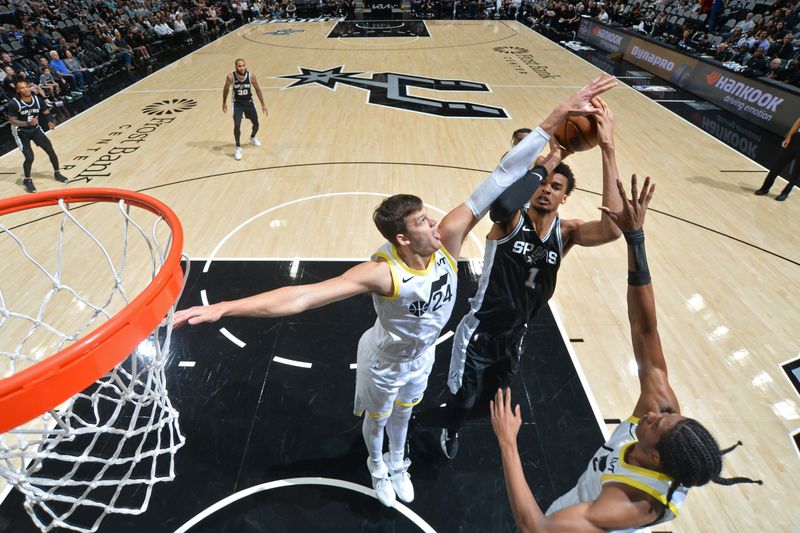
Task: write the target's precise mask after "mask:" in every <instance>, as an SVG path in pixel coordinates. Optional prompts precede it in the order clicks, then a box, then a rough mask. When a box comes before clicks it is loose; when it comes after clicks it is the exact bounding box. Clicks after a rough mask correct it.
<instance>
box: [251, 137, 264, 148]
mask: <svg viewBox="0 0 800 533" xmlns="http://www.w3.org/2000/svg"><path fill="white" fill-rule="evenodd" d="M250 144H252V145H253V146H261V141H259V140H258V139H256V138H255V137H250Z"/></svg>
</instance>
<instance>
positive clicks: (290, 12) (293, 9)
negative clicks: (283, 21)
mask: <svg viewBox="0 0 800 533" xmlns="http://www.w3.org/2000/svg"><path fill="white" fill-rule="evenodd" d="M296 13H297V6H296V5H294V0H289V4H288V5H287V6H286V16H287V17H289V18H290V19H294V17H295V14H296Z"/></svg>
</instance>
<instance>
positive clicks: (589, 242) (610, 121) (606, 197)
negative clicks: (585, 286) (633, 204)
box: [562, 97, 622, 252]
mask: <svg viewBox="0 0 800 533" xmlns="http://www.w3.org/2000/svg"><path fill="white" fill-rule="evenodd" d="M593 103H594V104H595V105H596V106H597V107H598V108H599V109H600V114H599V115H597V116H596V117H595V120H596V121H597V134H598V137H599V139H600V143H599V144H600V151H601V153H602V160H603V205H604V206H605V207H608V208H609V209H611V210H612V211H614V212H616V211H619V210H620V209H622V198H621V197H620V195H619V190H618V189H617V180H618V179H619V172H618V171H617V158H616V152H615V147H614V114H613V113H612V112H611V108H610V107H608V105H607V104H606V103H605V101H603V99H602V98H600V97H597V98H596V99H595V101H594V102H593ZM565 230H566V231H565ZM562 232H563V233H565V234H566V243H565V245H564V248H565V252H566V251H569V249H570V248H572V245H574V244H577V245H580V246H600V245H601V244H605V243H607V242H611V241H615V240H617V239H619V237H620V235H622V232H621V231H620V229H619V228H618V227H617V225H616V224H614V222H612V221H611V219H610V218H608V215H606V214H605V213H601V214H600V219H599V220H592V221H589V222H584V221H582V220H568V221H564V226H562Z"/></svg>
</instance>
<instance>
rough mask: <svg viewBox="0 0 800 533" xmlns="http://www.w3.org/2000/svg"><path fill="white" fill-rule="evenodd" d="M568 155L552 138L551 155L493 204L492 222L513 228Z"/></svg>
mask: <svg viewBox="0 0 800 533" xmlns="http://www.w3.org/2000/svg"><path fill="white" fill-rule="evenodd" d="M566 155H567V154H566V151H565V150H564V149H563V148H562V147H561V146H560V145H559V144H558V142H556V141H555V139H552V138H551V139H550V153H549V154H547V157H540V158H539V159H537V160H536V166H535V167H533V168H532V169H530V170H529V171H528V172H526V173H525V175H524V176H522V178H520V179H518V180H517V181H515V182H514V183H512V184H511V186H510V187H509V188H508V189H506V190H505V191H503V194H501V195H500V196H499V197H498V198H497V200H495V201H494V203H492V207H491V209H490V210H489V218H490V219H491V220H492V222H494V223H495V224H502V225H503V226H507V225H511V226H512V227H513V226H514V225H515V224H516V222H517V216H518V215H519V210H520V209H521V208H522V206H523V205H525V202H527V201H528V200H530V198H531V196H532V195H533V193H534V192H535V191H536V189H537V188H538V187H539V184H540V183H541V182H542V181H543V180H544V179H545V178H547V176H548V175H549V174H550V173H551V172H553V170H555V168H556V167H557V166H558V164H559V163H561V161H562V160H563V159H564V157H566Z"/></svg>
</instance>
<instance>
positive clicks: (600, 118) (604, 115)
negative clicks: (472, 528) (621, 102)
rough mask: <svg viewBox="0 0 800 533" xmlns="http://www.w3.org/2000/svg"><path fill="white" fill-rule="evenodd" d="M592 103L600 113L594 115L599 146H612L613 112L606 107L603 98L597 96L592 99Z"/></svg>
mask: <svg viewBox="0 0 800 533" xmlns="http://www.w3.org/2000/svg"><path fill="white" fill-rule="evenodd" d="M592 105H593V106H594V107H596V108H597V109H598V110H599V111H600V113H599V114H597V115H595V116H594V120H595V122H597V136H598V139H599V141H600V143H599V144H600V146H601V147H613V146H614V113H613V112H612V111H611V108H610V107H608V104H606V102H605V100H603V99H602V98H600V97H599V96H598V97H596V98H594V99H593V100H592Z"/></svg>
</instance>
